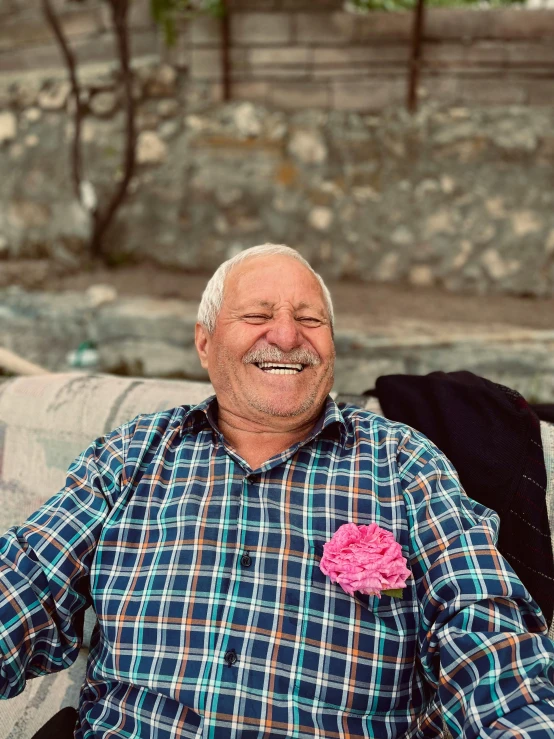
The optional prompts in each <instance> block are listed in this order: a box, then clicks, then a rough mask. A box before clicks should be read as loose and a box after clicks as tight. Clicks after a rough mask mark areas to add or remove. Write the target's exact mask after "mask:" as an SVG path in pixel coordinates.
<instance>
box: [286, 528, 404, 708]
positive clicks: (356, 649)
mask: <svg viewBox="0 0 554 739" xmlns="http://www.w3.org/2000/svg"><path fill="white" fill-rule="evenodd" d="M322 554H323V545H322V543H320V542H314V543H313V545H312V546H311V547H310V554H309V558H310V563H309V565H310V581H309V588H307V592H306V595H305V598H304V601H303V613H302V622H303V623H302V635H301V642H302V644H301V652H302V656H301V661H299V669H298V674H297V680H296V683H295V692H296V694H297V696H298V699H299V701H300V702H302V703H306V702H309V703H311V704H315V705H317V707H318V708H319V709H320V710H322V711H326V710H332V711H339V712H340V713H343V714H351V715H358V716H360V715H378V714H390V713H391V712H392V711H395V710H402V708H404V710H405V707H406V705H407V704H408V702H409V701H410V691H411V686H412V680H413V671H414V665H415V659H416V655H415V652H416V639H415V631H414V629H415V613H414V608H413V604H412V602H411V599H410V597H409V595H408V594H407V598H406V599H405V600H404V599H401V600H399V599H395V598H392V597H390V596H386V595H382V596H381V598H378V597H377V596H369V595H364V594H362V593H355V594H354V596H350V595H348V594H347V593H345V592H344V590H343V589H342V588H341V587H340V585H338V584H337V583H332V582H331V580H330V579H329V578H328V577H327V576H326V575H324V574H323V573H322V572H321V570H320V568H319V562H320V560H321V556H322ZM408 592H409V589H408ZM402 601H404V602H402ZM412 631H413V632H414V633H413V638H411V636H412Z"/></svg>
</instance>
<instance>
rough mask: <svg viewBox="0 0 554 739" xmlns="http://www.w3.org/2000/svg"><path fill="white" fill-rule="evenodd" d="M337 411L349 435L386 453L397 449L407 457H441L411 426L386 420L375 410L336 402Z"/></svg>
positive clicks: (429, 442)
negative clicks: (437, 455) (365, 441)
mask: <svg viewBox="0 0 554 739" xmlns="http://www.w3.org/2000/svg"><path fill="white" fill-rule="evenodd" d="M338 408H339V410H340V412H341V415H342V417H343V419H344V423H345V426H346V431H347V434H348V435H351V436H353V437H355V438H356V439H363V438H365V439H367V440H368V441H370V443H372V444H378V445H380V444H384V445H385V446H386V447H387V448H388V450H389V451H391V450H392V448H393V447H395V448H396V447H400V448H401V449H403V450H405V451H407V450H410V451H409V453H410V454H414V453H415V452H417V453H418V454H419V455H421V454H424V453H425V454H426V455H427V456H428V455H431V456H435V455H436V454H441V452H440V451H439V450H438V449H437V447H436V446H435V444H433V442H432V441H431V440H430V439H428V438H427V436H425V434H423V433H421V431H418V430H417V429H414V428H413V427H412V426H408V425H407V424H405V423H401V422H399V421H391V420H390V419H389V418H385V416H382V415H380V414H379V413H376V412H375V411H372V410H369V409H366V408H361V407H359V406H356V405H353V404H351V403H339V404H338Z"/></svg>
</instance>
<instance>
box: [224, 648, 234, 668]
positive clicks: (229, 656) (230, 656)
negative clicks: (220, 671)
mask: <svg viewBox="0 0 554 739" xmlns="http://www.w3.org/2000/svg"><path fill="white" fill-rule="evenodd" d="M223 659H224V660H225V662H226V663H227V667H232V666H233V665H234V664H235V662H236V661H237V653H236V652H235V650H234V649H229V650H227V652H225V656H224V657H223Z"/></svg>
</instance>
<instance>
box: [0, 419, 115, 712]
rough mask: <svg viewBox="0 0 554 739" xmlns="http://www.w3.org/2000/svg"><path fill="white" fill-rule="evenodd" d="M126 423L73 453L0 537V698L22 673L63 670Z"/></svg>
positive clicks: (109, 503)
mask: <svg viewBox="0 0 554 739" xmlns="http://www.w3.org/2000/svg"><path fill="white" fill-rule="evenodd" d="M128 430H129V426H128V425H127V426H123V427H121V429H118V430H116V431H114V432H112V433H110V434H109V435H107V436H105V437H102V438H100V439H98V440H97V441H95V442H94V443H93V444H91V445H90V446H89V448H88V449H87V450H86V451H85V452H83V454H81V455H80V457H78V458H77V459H76V460H75V462H73V464H72V465H71V467H70V468H69V471H68V475H67V480H66V485H65V487H64V488H62V490H60V492H59V493H57V494H56V495H55V496H54V497H52V498H51V499H50V500H49V501H48V502H47V503H46V504H45V505H44V506H42V508H40V509H39V510H38V511H36V512H35V513H34V514H33V515H32V516H31V517H30V518H29V519H28V520H27V521H26V523H25V524H23V525H22V526H16V527H13V528H11V529H10V530H9V531H8V532H7V533H6V534H5V535H4V536H2V537H0V697H2V698H11V697H13V696H15V695H18V694H19V693H21V692H22V690H23V689H24V687H25V681H26V679H27V678H30V677H36V676H38V675H43V674H46V673H50V672H57V671H59V670H62V669H64V668H66V667H69V666H70V665H71V664H72V663H73V662H74V661H75V659H76V657H77V654H78V652H79V648H80V646H81V641H82V614H83V613H84V609H85V608H86V606H87V605H88V603H89V597H88V592H89V573H90V566H91V562H92V559H93V556H94V551H95V548H96V542H97V540H98V536H99V534H100V531H101V528H102V524H103V522H104V520H105V518H106V516H107V515H108V513H109V511H110V510H111V508H112V507H113V503H114V500H115V498H116V496H117V494H118V492H119V491H120V489H121V476H122V469H123V464H124V453H125V447H126V443H127V440H128Z"/></svg>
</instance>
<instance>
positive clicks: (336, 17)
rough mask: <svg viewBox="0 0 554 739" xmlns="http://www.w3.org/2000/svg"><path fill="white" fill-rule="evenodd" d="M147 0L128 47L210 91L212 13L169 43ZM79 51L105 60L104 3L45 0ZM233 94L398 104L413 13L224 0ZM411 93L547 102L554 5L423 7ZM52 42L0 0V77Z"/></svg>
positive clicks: (108, 41)
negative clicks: (418, 73) (417, 79)
mask: <svg viewBox="0 0 554 739" xmlns="http://www.w3.org/2000/svg"><path fill="white" fill-rule="evenodd" d="M149 4H150V0H135V1H134V2H133V3H132V14H131V24H130V25H131V29H132V48H133V54H134V56H135V58H138V59H140V58H143V59H144V58H152V57H156V58H158V59H159V58H160V57H163V58H164V59H165V60H169V61H171V62H172V63H173V64H174V65H176V66H177V67H180V68H185V67H186V68H188V69H189V74H190V81H191V84H190V85H189V88H188V91H189V93H190V101H191V102H195V101H197V100H198V98H199V97H200V98H204V99H206V100H210V101H218V100H219V99H220V97H221V83H220V80H221V23H220V21H219V20H218V19H215V18H212V17H203V18H201V19H199V20H197V21H194V22H192V23H183V24H182V28H181V33H180V36H179V42H178V44H177V46H176V47H175V48H174V49H172V50H171V51H168V50H167V49H165V47H164V44H163V41H162V39H161V37H160V35H159V34H158V33H157V32H156V29H155V27H154V26H153V23H152V20H151V17H150V13H149ZM54 5H55V6H56V7H57V9H58V11H59V14H60V17H61V19H62V21H63V26H64V29H65V31H66V33H67V35H68V38H69V39H70V40H71V42H72V45H73V47H74V49H75V51H76V53H77V56H78V58H79V60H80V62H81V63H82V64H84V65H88V66H91V65H95V64H96V65H98V64H105V63H106V62H107V61H111V60H113V56H114V51H113V47H114V44H113V39H112V37H111V33H110V19H109V13H108V8H107V6H106V4H105V3H103V2H101V1H100V0H88V2H84V3H79V4H76V3H67V2H65V0H55V2H54ZM229 5H230V8H231V14H230V73H231V81H232V97H233V99H236V100H240V99H248V100H252V101H258V102H262V103H264V104H269V105H274V106H277V107H280V108H292V109H298V108H306V107H318V108H329V109H334V110H355V111H373V110H380V109H382V108H384V107H386V106H389V105H401V104H403V103H404V100H405V97H406V67H407V62H408V57H409V49H410V38H411V27H412V22H413V16H412V14H411V13H409V12H399V13H386V12H374V13H370V14H366V15H356V14H353V13H349V12H345V11H344V9H343V5H344V3H343V2H342V0H317V2H313V0H229ZM424 42H425V43H424V50H423V68H422V78H421V89H420V94H421V96H422V97H423V98H424V99H426V100H428V101H438V102H440V103H441V104H469V105H491V104H529V105H545V104H546V105H548V104H550V103H551V99H552V78H553V75H554V10H552V9H539V10H525V9H524V10H521V9H518V8H516V9H511V8H508V9H495V10H477V11H476V10H471V9H470V10H467V9H446V10H445V9H437V8H433V9H429V10H428V11H427V16H426V22H425V30H424ZM61 66H62V65H61V58H60V54H59V51H58V49H57V46H56V45H55V44H54V43H53V41H52V36H51V33H50V31H49V28H48V26H47V25H46V24H45V22H44V19H43V17H42V13H41V8H40V3H37V2H36V0H3V3H2V4H1V6H0V80H1V79H2V77H3V78H5V79H6V78H12V79H14V78H17V77H19V76H20V75H21V74H22V73H24V74H30V75H32V74H33V73H34V72H36V71H37V70H40V71H41V73H44V72H45V70H48V71H49V72H50V73H55V72H56V70H59V69H60V68H61Z"/></svg>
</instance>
